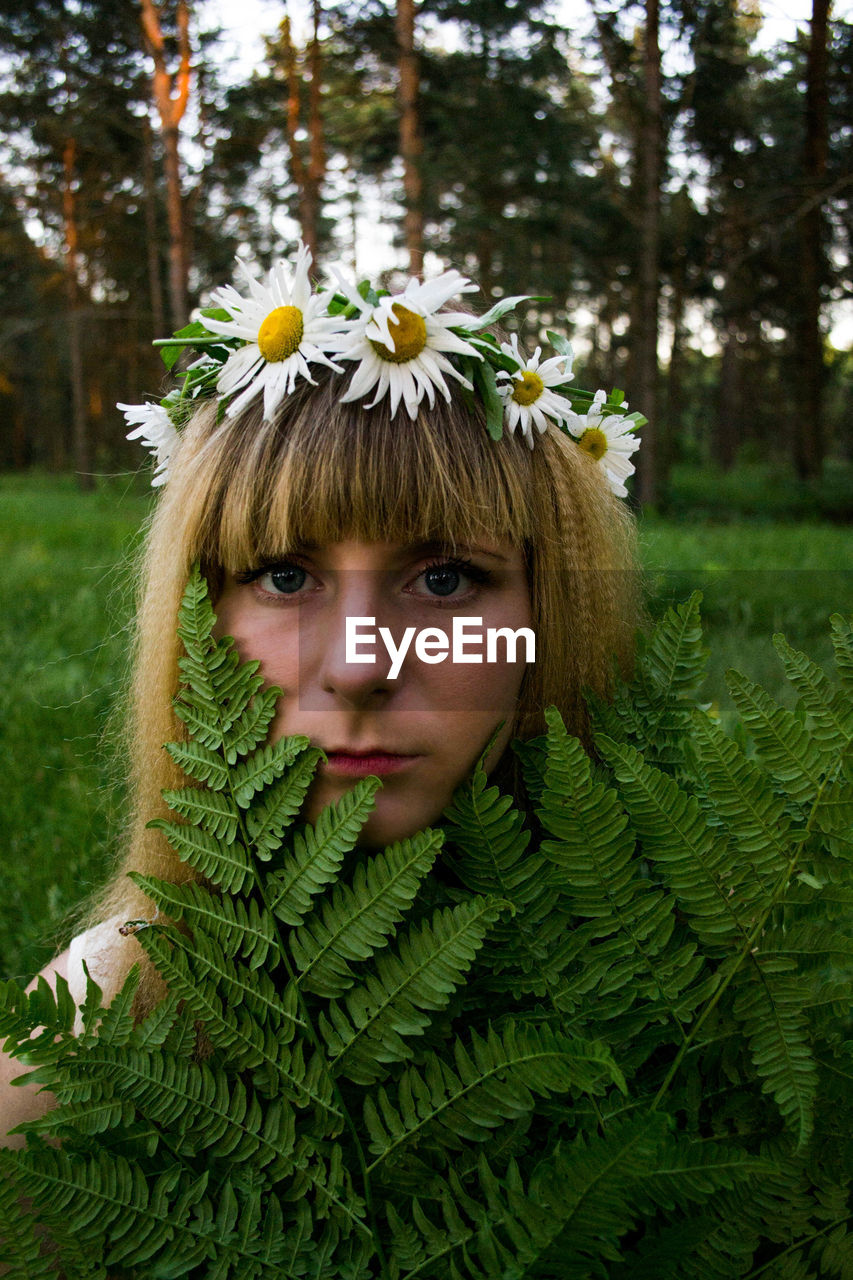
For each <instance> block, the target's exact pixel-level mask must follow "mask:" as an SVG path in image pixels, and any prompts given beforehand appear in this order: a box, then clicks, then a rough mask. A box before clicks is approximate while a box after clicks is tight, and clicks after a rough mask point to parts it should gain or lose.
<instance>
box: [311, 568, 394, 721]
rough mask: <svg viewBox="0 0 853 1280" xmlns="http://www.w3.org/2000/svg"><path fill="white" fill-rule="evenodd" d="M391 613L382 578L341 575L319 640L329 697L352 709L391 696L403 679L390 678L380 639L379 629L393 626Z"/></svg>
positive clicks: (320, 673) (320, 669) (320, 676)
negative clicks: (351, 706) (337, 699)
mask: <svg viewBox="0 0 853 1280" xmlns="http://www.w3.org/2000/svg"><path fill="white" fill-rule="evenodd" d="M387 614H388V610H387V608H384V607H383V599H382V590H381V581H380V580H379V575H376V574H371V573H369V572H367V571H363V570H354V571H351V572H349V573H342V574H340V576H339V580H338V584H337V590H336V592H335V599H334V603H333V604H331V605H330V607H329V610H328V613H327V615H326V617H325V618H324V619H323V622H322V624H321V626H320V627H319V628H318V632H319V633H318V634H317V635H315V637H314V643H315V644H316V645H317V646H318V650H317V658H318V661H317V664H316V671H317V680H318V684H319V686H320V688H321V689H322V690H323V692H324V693H326V694H328V693H332V694H334V695H336V696H337V697H339V698H342V699H343V700H344V701H345V702H347V703H349V704H353V705H356V704H357V705H361V704H362V703H364V702H366V701H376V700H380V701H385V700H387V699H388V698H389V697H390V696H391V694H392V693H393V691H394V689H395V687H396V686H397V684H398V680H396V679H395V680H391V679H390V672H391V658H390V656H389V652H388V649H387V647H386V645H385V644H384V643H382V640H381V638H380V634H379V628H380V627H382V626H383V625H385V624H386V623H389V624H390V621H391V620H390V618H388V617H387V616H386V615H387ZM394 630H395V631H396V628H394ZM371 634H372V636H373V642H372V643H371V642H370V640H369V639H368V637H369V636H370V635H371Z"/></svg>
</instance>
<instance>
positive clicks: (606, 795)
mask: <svg viewBox="0 0 853 1280" xmlns="http://www.w3.org/2000/svg"><path fill="white" fill-rule="evenodd" d="M546 719H547V721H548V738H547V743H548V761H547V765H546V769H545V789H544V791H543V793H542V803H541V808H540V809H539V810H538V817H539V820H540V822H541V823H542V826H543V827H544V829H545V831H547V832H548V833H549V835H551V836H553V837H555V838H554V839H550V840H544V841H543V842H542V846H541V848H542V852H543V853H544V854H545V855H546V856H547V857H548V858H549V860H550V861H551V862H553V863H554V864H555V865H556V866H558V867H559V868H560V869H561V871H562V873H563V876H562V880H563V883H564V884H565V891H564V892H565V897H566V902H567V904H568V907H569V909H570V911H571V912H572V914H573V915H577V916H579V917H581V918H582V919H587V920H590V921H592V922H594V923H593V924H592V925H590V927H589V930H588V934H589V937H588V940H586V935H585V942H584V945H583V946H578V947H576V943H575V938H574V937H570V938H568V939H567V941H566V947H565V948H564V950H563V957H564V959H565V960H567V959H568V955H569V953H572V959H573V960H574V961H575V964H576V965H577V966H578V967H577V969H576V971H575V972H574V973H571V974H568V975H567V976H566V977H565V978H564V980H563V983H562V986H561V987H560V988H559V989H558V994H557V999H558V1002H559V1004H560V1007H561V1008H565V1009H571V1008H572V1007H573V1006H574V1005H575V1004H576V1003H578V1002H580V1000H581V996H582V995H583V996H585V995H587V994H588V993H590V992H593V991H595V992H596V995H597V996H598V998H599V999H601V998H602V997H606V996H607V995H608V994H609V993H610V992H611V991H613V990H614V989H617V990H619V991H620V992H626V993H627V992H630V993H631V995H632V997H633V1001H634V1002H636V1001H641V1000H651V1001H654V1002H660V1005H661V1007H662V1008H665V1009H667V1010H669V1012H670V1013H671V1015H672V1016H673V1017H674V1018H675V1019H676V1021H677V1022H678V1023H679V1024H680V1023H681V1020H682V1019H683V1018H684V1017H685V1016H689V1011H690V1009H691V1008H692V1007H693V1006H694V1005H695V1003H696V1001H697V1000H698V999H699V998H701V991H699V990H694V991H692V992H689V991H688V989H689V988H690V987H691V985H692V983H693V980H694V979H695V978H696V976H697V975H698V973H699V971H700V970H701V967H702V961H701V957H700V956H698V955H697V954H696V945H695V942H693V941H692V940H690V939H689V938H684V939H683V940H679V939H678V938H677V937H676V938H674V937H673V934H674V929H675V915H674V910H673V908H674V905H675V900H674V898H672V897H671V896H670V895H668V894H665V893H664V892H663V891H662V890H661V888H660V887H659V886H657V885H654V884H652V882H651V881H650V880H648V879H647V878H643V877H642V876H641V874H640V870H639V865H638V862H637V859H636V858H635V853H634V845H635V838H634V835H633V833H632V832H631V830H630V828H629V826H628V817H627V814H626V813H625V810H624V809H623V808H622V806H621V804H620V803H619V798H618V796H617V794H616V792H615V791H614V790H612V788H609V787H606V786H605V785H604V784H603V783H601V782H597V781H594V779H593V774H592V764H591V761H590V759H589V757H588V756H587V754H586V752H585V751H584V750H583V747H582V746H581V744H580V742H578V740H577V739H575V738H571V737H570V736H569V734H568V732H567V731H566V728H565V725H564V724H563V721H562V719H561V717H560V715H559V713H558V712H557V711H556V710H554V709H553V708H552V709H550V710H549V711H548V712H546ZM578 941H579V939H578ZM566 967H567V966H566ZM607 1012H608V1013H609V1011H607ZM601 1013H602V1014H605V1010H604V1009H602V1010H601ZM605 1016H606V1014H605ZM657 1016H659V1014H657Z"/></svg>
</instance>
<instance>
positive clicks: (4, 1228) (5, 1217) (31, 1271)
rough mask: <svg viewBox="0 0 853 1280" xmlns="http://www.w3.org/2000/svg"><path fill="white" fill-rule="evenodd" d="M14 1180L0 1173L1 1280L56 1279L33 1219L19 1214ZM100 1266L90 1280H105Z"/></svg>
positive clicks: (53, 1259)
mask: <svg viewBox="0 0 853 1280" xmlns="http://www.w3.org/2000/svg"><path fill="white" fill-rule="evenodd" d="M20 1201H21V1191H20V1188H19V1186H18V1182H17V1178H16V1180H15V1181H10V1180H9V1178H8V1177H7V1176H6V1175H5V1174H3V1173H0V1268H2V1274H3V1276H4V1277H5V1280H57V1275H58V1271H57V1267H58V1263H57V1259H56V1257H55V1255H54V1254H53V1252H52V1251H51V1250H50V1249H49V1248H48V1247H47V1246H46V1244H45V1240H44V1236H43V1232H42V1229H41V1228H40V1226H39V1224H38V1222H37V1221H36V1219H35V1218H34V1217H33V1216H32V1215H31V1214H28V1213H24V1212H22V1207H21V1202H20ZM106 1275H107V1273H106V1270H105V1269H104V1267H103V1266H100V1267H97V1268H96V1267H94V1266H93V1270H92V1280H106Z"/></svg>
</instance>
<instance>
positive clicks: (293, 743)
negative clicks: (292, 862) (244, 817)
mask: <svg viewBox="0 0 853 1280" xmlns="http://www.w3.org/2000/svg"><path fill="white" fill-rule="evenodd" d="M319 758H320V753H319V752H318V751H316V750H315V749H314V748H309V746H308V739H307V738H279V740H278V742H274V743H271V744H270V745H269V746H266V747H261V748H260V749H259V750H258V751H255V752H254V754H253V755H251V756H249V757H248V758H247V759H246V760H243V761H241V763H240V764H239V765H238V766H237V768H236V769H234V770H233V772H232V774H231V787H232V791H233V794H234V799H235V800H236V801H237V804H239V805H240V807H241V809H247V808H248V807H249V805H250V804H251V802H252V799H253V797H254V796H255V795H256V794H257V793H258V792H259V791H260V790H261V789H262V788H264V787H269V786H270V784H271V783H273V782H275V781H276V780H277V779H282V775H285V776H284V778H283V779H282V781H284V782H285V783H287V784H289V786H288V788H286V794H287V795H288V796H289V795H290V788H291V787H292V788H293V789H294V795H293V798H292V800H291V803H295V805H296V808H295V809H292V810H291V811H290V812H289V813H288V820H289V818H291V817H292V816H293V814H294V813H295V812H297V811H298V809H299V804H300V803H301V801H302V796H304V793H305V791H307V789H308V784H309V783H310V781H311V778H312V777H313V776H314V769H315V767H316V763H317V760H318V759H319ZM294 761H297V764H296V768H295V770H291V768H290V766H292V765H293V763H294ZM285 770H288V771H289V772H288V773H287V774H285ZM291 773H292V774H293V778H291ZM303 783H304V790H303V792H302V795H300V796H299V799H298V800H296V798H295V797H296V795H297V794H298V792H299V788H300V786H301V785H302V784H303Z"/></svg>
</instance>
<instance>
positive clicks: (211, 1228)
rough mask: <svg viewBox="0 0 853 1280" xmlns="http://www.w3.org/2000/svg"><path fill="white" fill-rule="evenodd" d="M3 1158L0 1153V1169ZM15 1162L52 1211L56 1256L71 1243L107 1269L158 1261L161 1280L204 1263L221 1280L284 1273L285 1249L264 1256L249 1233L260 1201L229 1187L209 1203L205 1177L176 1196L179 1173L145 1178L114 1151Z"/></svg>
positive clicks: (39, 1155)
mask: <svg viewBox="0 0 853 1280" xmlns="http://www.w3.org/2000/svg"><path fill="white" fill-rule="evenodd" d="M5 1156H6V1153H0V1164H3V1163H5ZM18 1164H19V1169H18V1174H19V1177H20V1179H21V1183H22V1184H23V1185H24V1186H25V1187H28V1188H29V1189H30V1190H31V1193H32V1194H36V1195H38V1196H39V1199H40V1200H41V1201H43V1202H48V1203H50V1205H51V1209H50V1213H49V1214H47V1213H46V1214H45V1221H46V1225H47V1227H48V1229H49V1231H50V1233H51V1235H52V1237H53V1238H54V1239H56V1240H57V1243H58V1245H59V1250H60V1256H62V1253H63V1245H64V1240H65V1239H70V1240H73V1241H74V1243H75V1245H76V1246H78V1247H79V1246H84V1247H85V1248H86V1249H87V1251H88V1253H91V1254H92V1256H94V1257H98V1256H99V1255H100V1256H101V1257H102V1258H103V1260H104V1263H105V1265H106V1267H107V1268H109V1269H113V1270H114V1269H116V1268H133V1267H136V1266H140V1265H143V1264H144V1263H146V1262H148V1261H149V1260H150V1259H152V1258H153V1257H154V1256H155V1255H156V1259H157V1262H156V1267H157V1274H159V1275H163V1276H165V1275H174V1276H180V1275H184V1274H186V1273H187V1272H189V1271H190V1270H191V1269H192V1268H193V1267H194V1266H199V1265H201V1264H203V1263H205V1262H207V1263H209V1264H212V1267H211V1269H210V1270H209V1271H208V1272H207V1273H206V1274H216V1275H218V1276H221V1277H223V1280H224V1278H225V1277H230V1276H234V1277H237V1276H247V1275H252V1276H253V1277H257V1278H258V1280H260V1278H261V1277H263V1280H276V1278H281V1277H283V1276H284V1274H285V1273H283V1272H282V1270H281V1267H280V1257H281V1254H282V1253H283V1251H284V1247H283V1243H281V1242H280V1243H279V1245H278V1246H277V1247H274V1249H273V1250H270V1248H269V1246H268V1244H267V1242H266V1241H265V1239H264V1238H263V1236H262V1235H260V1234H259V1233H257V1232H256V1231H255V1230H253V1229H254V1228H256V1227H257V1226H258V1224H259V1217H260V1214H259V1209H260V1205H259V1197H258V1196H257V1195H254V1196H253V1195H251V1194H250V1195H249V1196H245V1195H243V1196H239V1195H238V1194H236V1193H235V1190H234V1188H233V1187H232V1185H231V1183H230V1182H226V1183H225V1184H224V1185H223V1186H222V1187H220V1188H219V1189H218V1191H217V1193H216V1196H217V1198H216V1200H215V1201H213V1200H212V1199H211V1198H210V1196H209V1195H208V1194H207V1181H208V1179H207V1175H206V1174H202V1175H201V1176H199V1177H198V1178H196V1179H194V1180H193V1182H191V1183H190V1184H189V1186H187V1187H184V1188H183V1189H182V1190H179V1189H178V1182H179V1178H178V1172H177V1170H174V1171H170V1172H169V1173H163V1174H160V1175H159V1176H158V1177H155V1178H153V1179H149V1178H146V1176H145V1174H144V1172H143V1170H142V1168H141V1166H139V1165H131V1164H129V1163H128V1162H127V1161H126V1160H125V1159H124V1158H123V1157H122V1156H120V1155H117V1154H115V1153H112V1154H111V1155H108V1154H107V1153H102V1154H101V1155H100V1156H99V1157H98V1158H95V1159H89V1160H85V1159H83V1158H82V1157H80V1156H77V1157H76V1158H75V1159H74V1160H73V1161H72V1160H71V1158H70V1157H69V1156H68V1155H67V1154H66V1153H65V1152H64V1151H61V1150H60V1151H55V1150H52V1149H50V1148H40V1149H38V1150H34V1151H26V1152H22V1153H20V1155H19V1161H18ZM253 1201H254V1203H253ZM247 1219H248V1225H249V1227H250V1231H249V1232H248V1233H247V1231H246V1229H245V1227H246V1225H247ZM270 1254H272V1256H270ZM265 1255H267V1256H265Z"/></svg>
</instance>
